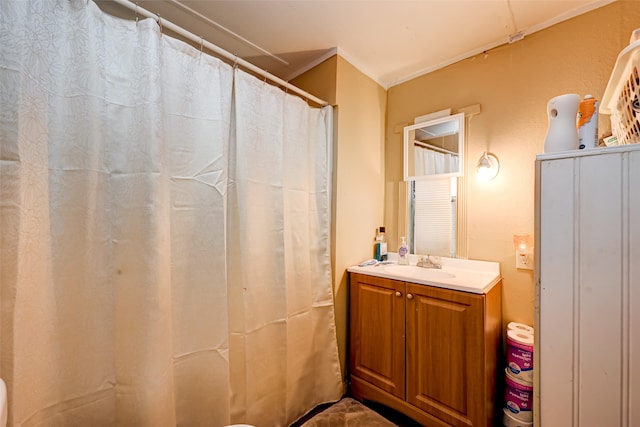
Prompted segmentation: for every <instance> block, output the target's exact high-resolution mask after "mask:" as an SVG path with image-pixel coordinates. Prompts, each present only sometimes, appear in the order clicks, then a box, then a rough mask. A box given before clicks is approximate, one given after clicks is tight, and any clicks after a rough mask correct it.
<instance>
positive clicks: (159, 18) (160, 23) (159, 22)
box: [156, 13, 162, 35]
mask: <svg viewBox="0 0 640 427" xmlns="http://www.w3.org/2000/svg"><path fill="white" fill-rule="evenodd" d="M156 15H158V25H159V26H160V35H162V18H161V17H160V14H159V13H156Z"/></svg>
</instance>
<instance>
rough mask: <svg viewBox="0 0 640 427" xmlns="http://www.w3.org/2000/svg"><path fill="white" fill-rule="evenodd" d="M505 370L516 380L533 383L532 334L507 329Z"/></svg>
mask: <svg viewBox="0 0 640 427" xmlns="http://www.w3.org/2000/svg"><path fill="white" fill-rule="evenodd" d="M507 370H508V371H509V372H510V374H511V375H512V376H513V377H515V378H517V379H518V380H521V381H524V382H525V383H527V384H532V383H533V334H529V333H526V332H519V331H518V330H514V329H510V330H507Z"/></svg>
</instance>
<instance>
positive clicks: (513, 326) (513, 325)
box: [507, 322, 533, 335]
mask: <svg viewBox="0 0 640 427" xmlns="http://www.w3.org/2000/svg"><path fill="white" fill-rule="evenodd" d="M507 330H508V331H516V332H524V333H525V334H531V335H533V327H531V326H529V325H525V324H524V323H518V322H509V324H508V325H507Z"/></svg>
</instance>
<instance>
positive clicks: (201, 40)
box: [200, 36, 204, 55]
mask: <svg viewBox="0 0 640 427" xmlns="http://www.w3.org/2000/svg"><path fill="white" fill-rule="evenodd" d="M203 44H204V39H203V38H202V36H200V55H202V45H203Z"/></svg>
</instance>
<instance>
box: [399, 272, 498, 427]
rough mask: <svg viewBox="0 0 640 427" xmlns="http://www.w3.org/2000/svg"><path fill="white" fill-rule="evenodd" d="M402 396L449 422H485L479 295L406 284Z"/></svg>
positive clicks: (482, 313) (481, 303)
mask: <svg viewBox="0 0 640 427" xmlns="http://www.w3.org/2000/svg"><path fill="white" fill-rule="evenodd" d="M406 312H407V313H406V314H407V368H406V369H407V401H408V402H409V403H411V404H412V405H414V406H417V407H418V408H420V409H422V410H424V411H426V412H428V413H430V414H432V415H434V416H435V417H437V418H439V419H441V420H443V421H445V422H446V423H448V424H450V425H452V426H480V425H486V416H485V408H484V404H485V399H484V398H483V396H484V393H485V382H484V369H483V366H484V360H483V356H482V355H483V354H484V349H483V337H484V332H483V330H484V322H483V317H484V296H483V295H476V294H471V293H466V292H456V291H450V290H446V289H439V288H433V287H428V286H419V285H412V284H407V306H406Z"/></svg>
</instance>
